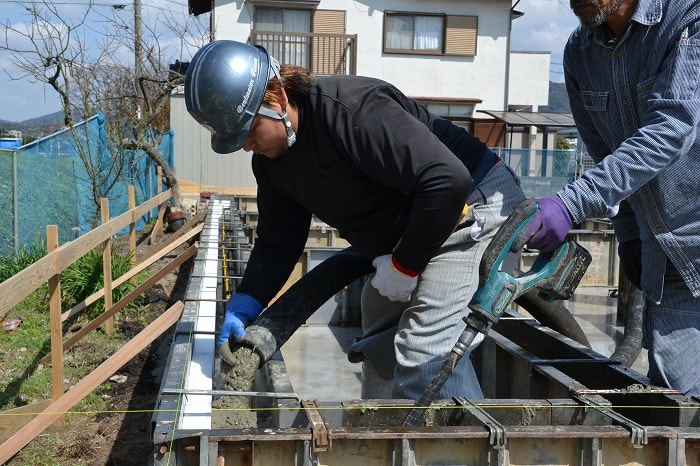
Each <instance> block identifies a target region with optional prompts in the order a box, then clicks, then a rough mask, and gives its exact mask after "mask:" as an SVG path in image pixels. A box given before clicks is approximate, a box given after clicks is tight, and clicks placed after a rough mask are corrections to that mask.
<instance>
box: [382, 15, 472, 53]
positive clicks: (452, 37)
mask: <svg viewBox="0 0 700 466" xmlns="http://www.w3.org/2000/svg"><path fill="white" fill-rule="evenodd" d="M476 37H477V17H476V16H455V15H426V14H413V13H390V12H387V13H385V16H384V52H385V53H413V54H428V55H466V56H474V55H476Z"/></svg>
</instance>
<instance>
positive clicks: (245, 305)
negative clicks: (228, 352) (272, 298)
mask: <svg viewBox="0 0 700 466" xmlns="http://www.w3.org/2000/svg"><path fill="white" fill-rule="evenodd" d="M262 309H263V305H262V304H260V303H259V302H258V301H257V300H256V299H255V298H253V297H252V296H250V295H247V294H245V293H236V294H234V295H233V296H231V298H230V299H229V300H228V302H227V303H226V315H225V316H224V325H222V326H221V333H220V334H219V341H218V342H217V346H221V345H223V344H224V343H226V342H227V341H228V340H229V338H230V337H231V334H233V337H234V338H235V339H236V340H239V339H241V338H243V336H244V335H245V328H246V326H248V325H249V324H250V323H251V322H252V321H254V320H255V318H256V317H257V316H258V315H259V314H260V313H261V312H262Z"/></svg>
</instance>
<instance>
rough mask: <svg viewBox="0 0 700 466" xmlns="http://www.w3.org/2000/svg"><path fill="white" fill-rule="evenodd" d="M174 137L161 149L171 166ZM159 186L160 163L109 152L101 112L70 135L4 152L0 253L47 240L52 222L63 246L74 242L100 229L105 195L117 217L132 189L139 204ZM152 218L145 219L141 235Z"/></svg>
mask: <svg viewBox="0 0 700 466" xmlns="http://www.w3.org/2000/svg"><path fill="white" fill-rule="evenodd" d="M172 136H173V135H172V132H170V133H167V134H165V135H164V137H163V140H162V142H161V144H160V146H159V149H160V152H161V155H163V158H164V159H165V160H166V161H167V162H168V163H169V164H170V165H171V166H172V161H173V146H172V144H173V137H172ZM157 183H158V180H157V174H156V166H155V164H154V163H153V162H152V161H151V159H150V158H149V157H148V156H147V155H146V154H145V153H143V152H141V151H126V152H124V151H119V153H114V151H112V150H110V147H109V145H108V144H107V139H106V132H105V119H104V116H103V115H102V114H98V115H96V116H94V117H92V118H90V119H89V120H86V121H84V122H82V123H80V124H78V125H76V126H74V127H73V128H72V130H69V129H66V130H63V131H60V132H57V133H54V134H52V135H50V136H48V137H45V138H42V139H39V140H37V141H34V142H32V143H31V144H28V145H25V146H22V147H20V148H17V149H15V150H13V151H0V254H8V253H11V252H12V251H13V250H14V249H15V247H17V248H23V247H28V246H30V245H31V244H32V243H33V242H35V241H37V240H40V241H43V239H44V238H45V237H46V225H57V226H58V237H59V242H60V243H61V244H63V243H65V242H67V241H70V240H72V239H74V238H76V237H77V236H78V235H80V234H84V233H86V232H88V231H90V230H91V229H92V228H94V227H95V226H97V225H98V224H99V221H98V219H99V205H98V204H99V199H100V198H101V197H106V198H107V199H109V208H110V216H111V217H112V218H114V217H116V216H118V215H119V214H121V213H123V212H125V211H126V210H128V187H129V186H130V185H133V186H134V187H135V191H136V204H137V205H138V204H141V203H143V202H144V201H146V200H148V199H150V198H151V197H153V196H155V195H156V194H157V188H158V185H157ZM15 206H16V209H15ZM154 213H155V212H151V213H150V214H149V215H147V216H145V217H143V218H142V219H141V220H139V222H138V223H137V226H136V227H137V230H141V229H143V226H144V225H145V223H146V222H147V221H149V220H150V215H153V214H154ZM127 231H128V229H125V230H124V231H122V232H120V233H125V232H127Z"/></svg>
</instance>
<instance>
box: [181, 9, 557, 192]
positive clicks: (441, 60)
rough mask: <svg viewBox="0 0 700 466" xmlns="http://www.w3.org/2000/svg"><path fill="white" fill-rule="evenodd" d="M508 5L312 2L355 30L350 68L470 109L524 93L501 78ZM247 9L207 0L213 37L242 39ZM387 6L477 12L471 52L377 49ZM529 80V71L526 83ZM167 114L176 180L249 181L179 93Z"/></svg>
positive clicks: (498, 105)
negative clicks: (469, 103) (215, 146)
mask: <svg viewBox="0 0 700 466" xmlns="http://www.w3.org/2000/svg"><path fill="white" fill-rule="evenodd" d="M510 7H511V1H510V0H452V1H448V0H442V1H430V2H426V1H425V0H383V1H379V2H357V1H356V0H321V1H320V2H319V4H318V7H317V9H318V10H326V12H323V13H321V14H322V15H324V14H326V13H327V14H330V15H331V16H332V17H333V18H334V19H333V22H334V25H333V27H334V28H335V27H337V26H339V25H340V24H339V23H338V21H340V19H339V18H340V17H339V16H338V15H333V14H332V13H330V12H332V11H336V12H338V11H341V12H342V11H344V12H345V19H344V23H345V32H346V33H347V34H357V37H358V39H357V74H359V75H365V76H373V77H376V78H380V79H384V80H386V81H388V82H391V83H392V84H394V85H396V86H397V87H398V88H399V89H401V90H402V91H403V92H404V93H406V94H407V95H409V96H414V97H430V98H446V99H447V98H457V99H476V100H477V101H478V100H481V103H475V104H473V108H471V109H465V111H467V110H471V111H473V112H476V111H478V110H480V109H484V110H505V109H506V106H507V102H506V101H507V100H510V98H511V97H510V96H509V95H508V94H509V93H510V94H512V95H518V96H519V97H518V98H517V99H518V100H519V102H520V101H527V100H528V97H527V95H528V93H527V92H524V93H522V92H521V88H520V87H517V86H516V87H513V86H511V87H510V88H509V87H508V85H507V83H508V82H509V78H510V76H511V75H512V73H509V69H510V67H511V66H513V65H512V64H511V62H509V59H508V36H509V32H510V21H511V18H510ZM254 8H255V5H254V2H251V1H246V2H244V1H241V0H235V1H230V0H215V5H214V11H213V12H212V15H213V17H212V24H213V28H214V31H213V37H214V38H215V39H217V40H218V39H234V40H239V41H242V42H245V41H247V40H248V39H249V37H250V32H251V29H252V24H253V22H252V20H253V16H252V15H253V14H254ZM387 10H390V11H402V12H411V13H443V14H445V15H457V16H475V17H477V18H478V21H477V24H478V30H477V36H476V50H477V53H476V55H475V56H458V55H444V56H435V55H409V54H385V53H383V51H382V42H383V40H382V38H383V27H384V11H387ZM318 26H320V25H316V26H314V28H317V27H318ZM531 58H532V57H531ZM547 58H548V56H547ZM538 59H539V58H538ZM521 62H522V60H519V61H518V62H517V63H516V64H517V66H521V64H522V63H521ZM522 66H527V65H526V64H525V65H522ZM532 69H540V68H539V67H533V68H531V69H530V70H529V71H528V75H529V76H532V72H531V70H532ZM542 72H543V73H544V72H545V71H544V70H542ZM546 73H548V68H547V70H546ZM537 79H538V78H537V77H535V76H532V81H533V82H536V81H537ZM539 79H540V81H541V80H542V79H544V81H545V83H546V84H547V85H548V74H546V75H545V76H544V77H542V78H539ZM521 95H522V97H520V96H521ZM538 99H540V93H539V92H538V93H537V94H536V97H535V99H534V100H535V101H534V102H530V104H531V105H536V106H537V105H546V103H547V97H545V98H544V100H542V101H539V100H538ZM529 100H533V99H532V98H530V99H529ZM171 115H172V118H173V129H174V130H175V135H176V136H175V164H176V169H177V174H178V177H179V178H180V179H183V180H187V181H191V182H195V183H199V184H203V185H212V186H226V187H239V186H240V187H254V186H255V179H254V177H253V175H252V170H251V168H250V154H245V153H244V152H242V151H239V152H238V153H235V154H231V155H227V156H222V155H219V154H215V153H214V152H213V151H212V150H211V148H210V146H209V132H208V131H207V130H206V129H204V128H203V127H201V126H200V125H199V124H197V123H196V122H195V121H194V120H193V119H192V118H191V117H190V116H189V114H188V113H187V112H186V110H185V107H184V99H183V98H182V96H181V95H180V96H178V95H177V93H176V94H174V96H173V110H172V112H171ZM473 115H474V116H477V117H482V116H483V115H480V114H477V113H474V114H473ZM467 116H468V115H467ZM194 154H201V156H199V157H198V156H196V155H194Z"/></svg>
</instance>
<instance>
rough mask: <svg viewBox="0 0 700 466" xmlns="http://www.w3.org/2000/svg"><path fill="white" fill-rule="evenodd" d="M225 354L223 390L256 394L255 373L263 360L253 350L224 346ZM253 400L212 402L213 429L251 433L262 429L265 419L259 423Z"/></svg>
mask: <svg viewBox="0 0 700 466" xmlns="http://www.w3.org/2000/svg"><path fill="white" fill-rule="evenodd" d="M220 353H221V366H220V367H221V369H220V373H221V377H220V380H221V385H222V386H221V387H220V389H221V390H231V391H245V392H250V391H253V386H254V383H255V373H256V372H257V370H258V365H259V364H260V356H258V354H257V353H255V352H253V350H252V349H251V348H248V347H239V348H237V349H236V350H234V351H231V350H230V349H229V347H228V345H222V346H221V348H220ZM251 408H252V398H251V397H249V396H219V397H218V398H217V399H215V400H213V401H212V417H211V426H212V429H248V428H256V427H260V426H261V424H264V423H265V421H264V419H258V417H259V416H258V414H257V413H256V411H254V410H251Z"/></svg>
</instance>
